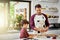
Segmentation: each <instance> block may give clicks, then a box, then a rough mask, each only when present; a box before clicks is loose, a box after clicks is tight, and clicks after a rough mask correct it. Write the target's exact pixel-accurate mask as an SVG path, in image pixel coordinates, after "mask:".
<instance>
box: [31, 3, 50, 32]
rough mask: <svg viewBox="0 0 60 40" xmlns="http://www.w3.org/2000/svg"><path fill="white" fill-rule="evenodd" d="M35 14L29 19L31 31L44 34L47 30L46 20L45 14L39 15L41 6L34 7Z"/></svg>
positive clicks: (47, 23)
mask: <svg viewBox="0 0 60 40" xmlns="http://www.w3.org/2000/svg"><path fill="white" fill-rule="evenodd" d="M35 10H36V13H35V14H34V15H32V16H31V18H30V27H31V29H33V30H35V31H37V32H38V33H40V32H46V31H47V30H48V28H49V22H48V18H47V16H46V15H45V14H43V13H41V5H40V4H37V5H36V6H35Z"/></svg>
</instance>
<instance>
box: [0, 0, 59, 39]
mask: <svg viewBox="0 0 60 40" xmlns="http://www.w3.org/2000/svg"><path fill="white" fill-rule="evenodd" d="M36 4H41V6H42V12H43V13H45V14H46V15H47V17H48V21H49V23H50V26H49V32H48V33H55V34H60V32H59V31H60V0H0V40H15V39H19V32H20V29H21V28H22V26H21V23H20V22H21V20H23V19H27V20H28V21H29V19H30V16H32V15H33V14H34V13H35V5H36ZM27 30H28V32H32V30H31V28H30V27H29V26H28V28H27ZM54 31H55V32H54Z"/></svg>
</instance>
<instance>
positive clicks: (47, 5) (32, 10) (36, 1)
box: [25, 0, 60, 23]
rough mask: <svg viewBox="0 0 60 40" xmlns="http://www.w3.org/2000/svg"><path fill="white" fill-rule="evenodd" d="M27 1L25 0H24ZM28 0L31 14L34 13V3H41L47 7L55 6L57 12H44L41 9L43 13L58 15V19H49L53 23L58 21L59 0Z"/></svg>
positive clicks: (59, 21) (59, 19) (59, 14)
mask: <svg viewBox="0 0 60 40" xmlns="http://www.w3.org/2000/svg"><path fill="white" fill-rule="evenodd" d="M25 1H27V0H25ZM28 1H31V15H33V14H35V5H36V4H41V6H42V7H43V8H49V7H56V8H57V9H58V12H44V11H42V12H43V13H45V14H46V13H47V14H51V15H56V16H59V18H58V19H54V20H53V19H52V20H53V21H51V20H50V19H49V20H50V22H53V23H60V0H59V1H58V2H55V3H53V2H52V3H51V2H50V3H49V2H40V0H28Z"/></svg>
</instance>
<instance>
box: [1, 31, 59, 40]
mask: <svg viewBox="0 0 60 40" xmlns="http://www.w3.org/2000/svg"><path fill="white" fill-rule="evenodd" d="M28 33H29V34H32V33H33V32H28ZM46 33H47V34H57V35H59V37H57V39H56V40H60V30H48V31H47V32H46ZM19 34H20V31H16V32H15V31H10V32H8V33H5V34H0V40H21V39H20V38H19ZM35 38H37V37H35ZM37 39H41V40H45V39H46V40H51V38H46V37H43V38H42V37H40V38H37Z"/></svg>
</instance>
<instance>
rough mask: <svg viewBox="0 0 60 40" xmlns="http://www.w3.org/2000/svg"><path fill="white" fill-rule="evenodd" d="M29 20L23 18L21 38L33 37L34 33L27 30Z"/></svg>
mask: <svg viewBox="0 0 60 40" xmlns="http://www.w3.org/2000/svg"><path fill="white" fill-rule="evenodd" d="M28 24H29V22H28V21H27V20H22V26H23V27H22V29H21V31H20V38H32V36H33V35H31V34H28V32H27V26H28Z"/></svg>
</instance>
